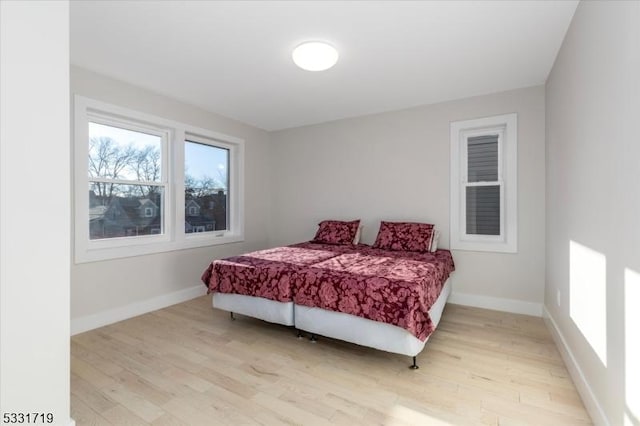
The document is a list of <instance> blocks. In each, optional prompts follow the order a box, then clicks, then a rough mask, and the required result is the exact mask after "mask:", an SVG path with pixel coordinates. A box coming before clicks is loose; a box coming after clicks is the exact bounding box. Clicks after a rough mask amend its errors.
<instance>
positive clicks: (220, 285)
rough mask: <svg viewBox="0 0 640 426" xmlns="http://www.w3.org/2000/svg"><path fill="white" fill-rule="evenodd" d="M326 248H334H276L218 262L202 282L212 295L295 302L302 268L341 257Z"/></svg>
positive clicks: (204, 275) (204, 276)
mask: <svg viewBox="0 0 640 426" xmlns="http://www.w3.org/2000/svg"><path fill="white" fill-rule="evenodd" d="M323 247H328V248H331V247H334V246H330V245H322V244H310V247H304V246H302V245H294V246H287V247H276V248H272V249H268V250H260V251H254V252H252V253H247V254H243V255H241V256H234V257H228V258H226V259H221V260H214V261H213V262H211V264H210V265H209V267H208V268H207V270H205V271H204V273H203V274H202V281H203V282H204V284H205V285H206V286H207V287H208V289H209V291H208V292H209V293H212V292H219V293H235V294H243V295H245V296H257V297H264V298H265V299H270V300H275V301H278V302H291V301H293V290H294V287H293V281H294V280H295V278H296V276H295V274H296V272H297V270H298V268H300V267H302V266H307V265H312V264H314V263H318V262H321V261H323V260H326V259H329V258H332V257H335V256H338V255H339V254H340V253H339V252H335V251H331V250H325V249H323Z"/></svg>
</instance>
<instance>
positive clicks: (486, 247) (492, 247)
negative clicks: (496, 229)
mask: <svg viewBox="0 0 640 426" xmlns="http://www.w3.org/2000/svg"><path fill="white" fill-rule="evenodd" d="M450 247H451V250H465V251H484V252H493V253H517V252H518V247H517V246H516V245H515V244H509V243H505V242H502V241H501V242H480V241H451V244H450Z"/></svg>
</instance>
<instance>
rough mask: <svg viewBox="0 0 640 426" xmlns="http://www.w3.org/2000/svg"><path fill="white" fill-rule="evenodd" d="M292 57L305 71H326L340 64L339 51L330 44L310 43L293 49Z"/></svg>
mask: <svg viewBox="0 0 640 426" xmlns="http://www.w3.org/2000/svg"><path fill="white" fill-rule="evenodd" d="M291 57H292V58H293V62H295V63H296V65H297V66H299V67H300V68H302V69H303V70H307V71H324V70H326V69H329V68H331V67H332V66H334V65H335V64H336V62H338V51H337V50H336V48H335V47H333V46H331V45H330V44H328V43H324V42H321V41H308V42H305V43H302V44H301V45H299V46H298V47H296V48H295V49H293V54H292V55H291Z"/></svg>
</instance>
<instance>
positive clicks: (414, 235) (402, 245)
mask: <svg viewBox="0 0 640 426" xmlns="http://www.w3.org/2000/svg"><path fill="white" fill-rule="evenodd" d="M432 240H433V225H432V224H429V223H415V222H385V221H382V222H380V230H379V231H378V237H377V238H376V242H375V244H373V246H374V247H376V248H381V249H385V250H396V251H419V252H428V251H430V250H431V243H432Z"/></svg>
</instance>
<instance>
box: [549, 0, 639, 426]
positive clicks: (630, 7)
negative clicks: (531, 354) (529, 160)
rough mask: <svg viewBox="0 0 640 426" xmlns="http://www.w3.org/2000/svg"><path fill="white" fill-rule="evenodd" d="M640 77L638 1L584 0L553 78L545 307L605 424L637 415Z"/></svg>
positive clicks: (596, 416)
mask: <svg viewBox="0 0 640 426" xmlns="http://www.w3.org/2000/svg"><path fill="white" fill-rule="evenodd" d="M639 85H640V3H638V2H612V1H609V2H584V1H583V2H581V3H580V4H579V6H578V9H577V11H576V13H575V15H574V18H573V21H572V23H571V26H570V28H569V30H568V32H567V35H566V37H565V40H564V43H563V45H562V48H561V50H560V52H559V54H558V57H557V59H556V63H555V64H554V67H553V69H552V71H551V74H550V77H549V79H548V81H547V85H546V116H547V120H546V121H547V129H546V131H547V137H546V139H547V189H546V191H547V212H546V215H547V225H548V226H547V238H546V239H547V244H546V264H547V272H546V292H545V294H546V297H545V308H546V310H547V311H548V314H549V315H550V316H551V319H552V328H553V327H555V332H556V333H558V335H557V338H558V342H560V347H561V348H562V349H563V350H564V352H565V355H566V356H567V360H568V361H569V362H568V363H569V367H570V370H572V371H573V373H574V374H573V376H574V381H576V382H577V384H578V387H579V389H581V390H582V394H583V399H584V400H585V402H586V404H587V407H588V408H589V409H590V412H591V414H592V417H593V418H594V420H595V421H596V423H598V424H604V423H606V422H607V421H608V423H610V424H612V425H622V424H640V387H639V385H640V364H639V363H640V348H639V345H640V342H639V340H640V338H639V337H638V336H640V334H638V329H637V327H638V325H639V324H640V315H638V314H636V312H638V311H640V297H638V291H639V289H640V275H638V274H640V227H639V226H638V219H639V218H640V140H639V138H638V120H639V119H640V86H639ZM576 244H579V245H580V246H581V247H583V248H582V249H580V250H578V251H576V250H574V251H573V253H572V252H571V249H570V247H571V246H572V245H573V247H574V248H575V247H576ZM594 263H596V264H602V265H600V266H602V267H603V268H604V269H603V270H604V271H606V272H604V274H603V275H602V277H601V278H599V277H598V274H595V275H594V274H593V272H597V267H596V266H594ZM599 290H602V293H603V294H602V296H599V294H598V293H599ZM558 293H560V305H559V306H558V303H557V300H556V298H557V295H558ZM625 299H626V300H625ZM630 308H631V309H630ZM601 325H602V327H603V328H600V327H601ZM560 335H561V336H562V338H564V342H563V341H562V340H561V339H562V338H561V337H560ZM601 338H603V339H604V341H603V342H602V343H600V342H601V340H599V339H601ZM601 344H603V350H602V351H600V346H601ZM599 352H602V354H603V355H598V353H599ZM569 354H571V355H569ZM571 356H573V359H571ZM625 413H626V414H625ZM625 415H626V416H627V417H628V419H627V420H625V419H624V417H625ZM632 418H633V419H634V420H632Z"/></svg>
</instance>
